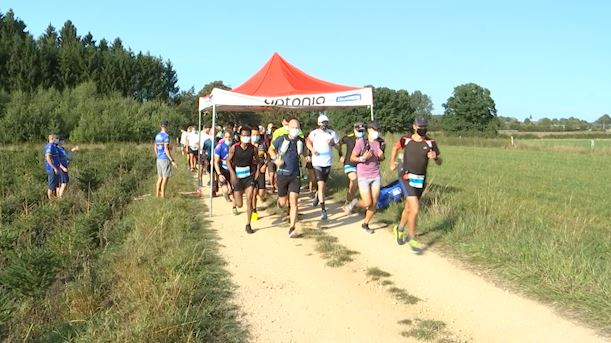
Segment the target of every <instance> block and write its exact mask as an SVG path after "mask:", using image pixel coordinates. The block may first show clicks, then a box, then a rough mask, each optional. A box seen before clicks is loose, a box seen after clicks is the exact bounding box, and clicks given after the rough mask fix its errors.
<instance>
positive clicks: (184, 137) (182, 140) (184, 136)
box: [180, 131, 188, 145]
mask: <svg viewBox="0 0 611 343" xmlns="http://www.w3.org/2000/svg"><path fill="white" fill-rule="evenodd" d="M187 134H188V133H187V131H182V132H181V133H180V144H182V145H187Z"/></svg>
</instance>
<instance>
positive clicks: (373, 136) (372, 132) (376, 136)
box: [369, 131, 380, 139]
mask: <svg viewBox="0 0 611 343" xmlns="http://www.w3.org/2000/svg"><path fill="white" fill-rule="evenodd" d="M369 137H371V139H378V137H380V133H379V132H378V131H371V132H370V133H369Z"/></svg>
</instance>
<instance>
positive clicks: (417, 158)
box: [390, 117, 442, 254]
mask: <svg viewBox="0 0 611 343" xmlns="http://www.w3.org/2000/svg"><path fill="white" fill-rule="evenodd" d="M427 127H428V121H427V120H426V118H422V117H419V118H416V120H415V121H414V124H413V129H414V133H413V134H412V135H411V136H408V138H406V137H405V136H404V137H402V138H401V139H400V140H399V141H398V142H397V143H396V144H395V147H394V150H395V151H400V150H403V170H402V175H401V181H402V182H403V184H404V186H405V189H406V190H407V197H406V200H405V205H404V207H403V212H402V213H401V221H400V222H399V224H397V225H395V226H394V227H393V232H394V234H395V239H396V241H397V244H399V245H403V244H405V243H406V242H409V244H410V247H411V249H412V251H413V252H414V253H416V254H420V253H422V251H423V249H424V245H423V244H421V243H420V242H418V241H417V240H416V220H417V216H418V211H419V209H420V197H421V196H422V193H423V191H424V189H425V187H426V172H427V167H428V163H429V160H433V161H435V163H436V164H437V165H441V162H442V160H441V156H440V155H441V153H440V152H439V148H438V147H437V143H436V142H435V141H434V140H432V139H430V138H428V137H427V135H426V134H427ZM393 155H394V156H392V159H391V161H390V169H391V170H396V169H397V166H398V165H397V162H396V155H397V154H396V153H394V154H393ZM406 226H407V237H406V236H405V228H406Z"/></svg>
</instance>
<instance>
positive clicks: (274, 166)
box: [267, 161, 278, 173]
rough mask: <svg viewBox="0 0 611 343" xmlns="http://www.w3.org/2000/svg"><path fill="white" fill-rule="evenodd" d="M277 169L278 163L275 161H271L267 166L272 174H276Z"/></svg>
mask: <svg viewBox="0 0 611 343" xmlns="http://www.w3.org/2000/svg"><path fill="white" fill-rule="evenodd" d="M277 169H278V166H277V165H276V163H274V161H271V162H269V163H268V164H267V170H269V171H270V172H271V173H275V172H276V170H277Z"/></svg>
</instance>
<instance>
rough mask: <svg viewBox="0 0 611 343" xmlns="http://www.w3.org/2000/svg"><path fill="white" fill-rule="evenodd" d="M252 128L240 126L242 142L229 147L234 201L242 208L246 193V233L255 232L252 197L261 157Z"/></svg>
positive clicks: (228, 163) (228, 165)
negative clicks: (254, 141)
mask: <svg viewBox="0 0 611 343" xmlns="http://www.w3.org/2000/svg"><path fill="white" fill-rule="evenodd" d="M251 132H252V130H251V129H250V128H249V127H246V126H244V127H242V128H240V142H239V143H236V144H234V145H233V146H231V148H229V155H228V156H227V169H229V174H230V175H231V185H232V186H233V203H234V204H235V207H237V208H242V195H243V194H244V195H246V233H248V234H251V233H254V231H253V229H252V228H251V226H250V221H251V219H252V197H253V189H254V186H255V185H256V180H257V179H258V178H259V168H258V167H259V157H258V154H257V148H256V147H255V146H254V145H252V144H251V143H250V139H251Z"/></svg>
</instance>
